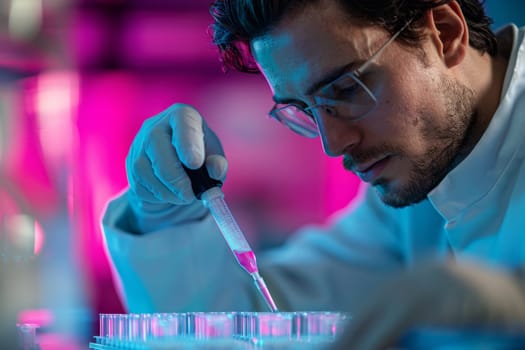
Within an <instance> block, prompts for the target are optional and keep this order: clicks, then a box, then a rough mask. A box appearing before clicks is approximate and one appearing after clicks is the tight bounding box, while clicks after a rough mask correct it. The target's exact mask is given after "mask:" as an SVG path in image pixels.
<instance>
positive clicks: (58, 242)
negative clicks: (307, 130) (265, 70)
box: [0, 0, 525, 350]
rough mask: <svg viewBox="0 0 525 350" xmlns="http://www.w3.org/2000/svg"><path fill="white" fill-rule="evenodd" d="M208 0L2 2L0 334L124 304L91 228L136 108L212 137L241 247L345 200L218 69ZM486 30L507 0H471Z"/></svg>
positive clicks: (90, 330) (306, 149) (84, 339)
mask: <svg viewBox="0 0 525 350" xmlns="http://www.w3.org/2000/svg"><path fill="white" fill-rule="evenodd" d="M208 5H209V0H192V1H185V0H1V3H0V164H1V166H0V278H1V280H0V310H1V311H0V313H1V314H2V317H1V318H0V344H1V345H2V349H3V348H10V347H7V346H5V345H6V344H10V342H12V341H13V336H14V334H15V333H16V329H15V326H16V323H17V322H23V323H36V324H38V325H39V327H40V328H39V330H38V332H39V341H40V343H41V347H42V349H44V350H45V349H54V350H59V349H81V348H82V349H83V348H86V344H88V343H89V341H90V340H91V339H92V336H93V335H94V334H96V333H97V327H98V325H97V321H98V314H99V313H117V312H125V310H124V309H123V308H122V305H121V304H120V302H119V300H118V297H117V295H116V292H115V287H114V285H113V282H112V279H111V273H110V268H109V264H108V260H107V258H106V255H105V251H104V244H103V237H102V234H101V230H100V218H101V215H102V212H103V210H104V206H105V204H106V202H107V201H108V199H109V198H111V197H112V196H114V195H116V194H117V193H118V192H120V191H122V190H123V189H124V188H125V186H126V175H125V169H124V159H125V157H126V154H127V150H128V147H129V145H130V143H131V140H132V138H133V136H134V135H135V133H136V132H137V130H138V129H139V127H140V125H141V124H142V122H143V121H144V119H146V118H147V117H150V116H153V115H155V114H156V113H159V112H160V111H162V110H163V109H165V108H166V107H168V106H169V105H171V104H172V103H174V102H185V103H189V104H192V105H194V106H195V107H197V108H198V109H199V110H200V111H201V112H202V113H203V115H204V116H205V117H206V118H207V120H208V122H209V124H210V125H211V127H212V128H214V129H215V130H216V131H217V133H218V134H219V136H220V137H221V139H222V140H223V143H224V147H225V150H226V154H227V157H228V159H229V163H230V171H229V175H228V179H227V182H226V184H225V186H224V190H225V192H226V195H227V198H228V201H229V203H230V204H231V207H232V211H233V212H234V214H235V215H236V217H237V218H238V220H239V223H240V226H241V227H242V228H243V229H244V230H245V231H246V234H247V235H248V238H249V240H250V242H251V243H252V245H253V246H254V248H256V249H265V248H269V247H271V246H274V245H277V244H280V243H281V242H282V241H283V240H284V239H285V238H286V236H287V234H289V233H290V232H291V231H293V230H294V229H296V228H297V227H299V226H301V225H302V224H304V223H319V224H322V223H323V222H324V221H325V220H326V218H327V217H328V216H329V215H330V214H332V213H334V212H336V211H337V210H339V209H340V208H342V207H344V206H346V205H347V204H348V203H349V201H351V200H352V199H353V198H354V197H355V195H356V192H357V189H358V187H359V185H360V183H359V181H358V179H357V178H356V177H355V176H353V175H351V174H349V173H347V172H345V171H344V170H342V168H341V166H340V160H339V159H329V158H327V157H325V156H324V155H323V153H322V150H321V146H320V144H319V141H318V140H308V139H304V138H301V137H299V136H295V135H294V134H293V133H291V132H288V131H287V130H286V129H285V128H283V127H281V126H280V125H278V124H277V123H275V122H273V121H271V120H269V118H267V117H266V112H267V111H268V110H269V108H270V107H271V105H272V103H271V96H270V92H269V90H268V89H267V87H266V86H265V83H264V81H263V79H262V77H260V76H256V75H247V74H239V73H236V72H231V71H229V72H224V71H223V70H222V67H221V64H220V62H219V59H218V54H217V51H216V49H215V47H214V46H213V45H212V44H211V40H210V36H209V34H208V31H207V30H208V25H209V23H210V20H211V17H210V15H209V14H208ZM486 7H487V9H488V13H489V14H490V15H491V16H492V17H493V18H494V20H495V23H494V28H498V27H500V26H501V25H503V24H505V23H507V22H509V21H512V22H514V23H516V24H518V25H524V24H525V11H524V8H523V7H524V5H523V3H522V2H521V1H518V0H512V1H511V0H507V1H505V2H501V1H496V0H491V1H487V2H486Z"/></svg>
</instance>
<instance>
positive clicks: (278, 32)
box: [251, 1, 386, 98]
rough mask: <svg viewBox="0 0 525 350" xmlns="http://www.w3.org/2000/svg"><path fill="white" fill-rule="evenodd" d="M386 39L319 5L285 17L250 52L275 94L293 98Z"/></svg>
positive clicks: (377, 31) (375, 30)
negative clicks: (381, 39) (375, 43)
mask: <svg viewBox="0 0 525 350" xmlns="http://www.w3.org/2000/svg"><path fill="white" fill-rule="evenodd" d="M323 3H324V4H323ZM385 35H386V34H385V32H384V31H383V30H382V29H380V28H378V27H375V26H365V25H364V24H362V23H360V22H358V21H353V20H351V19H349V18H348V17H347V16H346V15H345V14H344V13H343V11H342V10H341V9H340V8H339V7H337V5H335V2H334V1H330V2H329V4H327V2H324V1H322V2H321V4H320V5H311V6H309V7H307V8H306V9H305V10H304V11H302V12H300V13H298V14H295V15H294V16H292V17H285V18H284V19H283V20H282V21H281V22H280V23H279V24H278V25H277V26H276V27H275V28H273V29H272V30H271V31H270V32H269V33H267V34H266V35H264V36H262V37H259V38H256V39H255V40H253V41H252V43H251V48H252V53H253V56H254V58H255V60H256V62H257V64H258V65H259V68H260V69H261V71H262V73H263V75H264V76H265V78H266V80H267V82H268V84H269V85H270V88H271V89H272V90H273V92H274V94H275V95H276V96H283V97H285V96H286V97H294V98H298V97H300V96H301V95H303V94H304V93H305V91H306V89H307V88H308V85H310V84H312V83H313V82H315V81H317V80H319V79H322V78H323V75H325V74H327V73H328V72H329V71H331V70H333V69H335V68H338V67H342V66H346V65H348V64H349V63H352V62H354V61H362V60H365V59H366V58H368V57H369V56H370V54H371V52H370V48H371V44H372V43H373V42H375V41H376V39H377V38H379V37H381V36H385Z"/></svg>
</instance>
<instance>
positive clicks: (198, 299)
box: [102, 194, 256, 313]
mask: <svg viewBox="0 0 525 350" xmlns="http://www.w3.org/2000/svg"><path fill="white" fill-rule="evenodd" d="M130 210H131V209H130V208H129V206H128V202H127V199H126V195H125V194H122V195H120V196H118V197H116V198H114V199H113V200H111V201H110V202H109V203H108V205H107V208H106V211H105V213H104V217H103V220H102V225H103V230H104V236H105V246H106V251H107V254H108V256H109V257H110V261H111V266H112V273H113V277H114V281H115V284H116V286H117V289H118V292H119V294H120V297H121V300H122V301H123V303H124V305H125V307H126V309H127V311H128V312H136V313H139V312H144V313H146V312H149V313H151V312H188V311H228V310H232V311H234V310H252V309H253V308H254V307H255V306H256V301H254V300H253V299H254V294H253V293H252V290H251V288H249V287H248V286H247V285H248V284H250V283H251V278H250V276H249V275H248V274H247V273H245V272H244V271H242V270H241V268H240V267H239V266H238V265H237V264H236V263H235V260H234V257H233V255H232V254H231V253H230V252H229V249H228V248H227V246H226V243H225V242H224V240H223V239H222V237H221V234H220V232H219V231H218V228H217V227H216V225H215V222H214V221H213V219H212V218H211V216H206V217H205V218H204V219H202V220H198V221H194V222H191V223H187V224H180V225H177V226H174V227H170V228H165V229H161V230H158V231H155V232H148V233H145V234H140V235H139V234H133V233H130V232H128V227H127V226H128V225H126V220H128V218H129V217H131V216H132V214H131V213H130Z"/></svg>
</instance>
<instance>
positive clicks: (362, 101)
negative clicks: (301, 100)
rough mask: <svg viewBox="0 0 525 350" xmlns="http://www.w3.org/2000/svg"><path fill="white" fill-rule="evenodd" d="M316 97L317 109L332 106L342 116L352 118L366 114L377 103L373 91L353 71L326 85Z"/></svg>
mask: <svg viewBox="0 0 525 350" xmlns="http://www.w3.org/2000/svg"><path fill="white" fill-rule="evenodd" d="M314 98H315V102H316V108H315V109H317V108H319V107H321V108H322V107H323V106H330V107H331V108H332V109H335V112H336V114H337V115H338V116H339V117H340V118H344V119H352V120H355V119H359V118H361V117H363V116H365V115H366V114H367V113H368V112H370V111H371V110H372V109H373V108H374V107H375V105H376V98H375V96H374V94H373V93H372V91H370V89H369V88H368V87H367V86H366V85H365V84H364V83H363V82H362V81H361V80H360V79H359V78H358V77H356V76H355V75H354V74H353V73H352V72H349V73H346V74H344V75H342V76H341V77H339V78H338V79H336V80H335V81H333V82H332V83H331V84H329V85H327V86H325V87H324V88H323V89H321V91H320V92H319V94H317V95H316V96H315V97H314ZM315 109H314V108H312V110H315Z"/></svg>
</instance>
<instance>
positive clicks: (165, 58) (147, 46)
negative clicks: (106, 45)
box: [121, 13, 218, 66]
mask: <svg viewBox="0 0 525 350" xmlns="http://www.w3.org/2000/svg"><path fill="white" fill-rule="evenodd" d="M125 23H126V24H125V28H126V30H125V32H124V34H123V37H122V51H121V53H122V57H123V59H124V60H125V61H126V62H128V63H131V64H137V63H138V64H143V63H150V64H151V63H153V64H155V63H167V64H170V66H173V65H175V64H177V63H180V62H193V63H195V62H199V61H201V62H202V61H211V62H218V59H217V51H216V49H215V48H214V47H213V45H212V44H211V39H210V37H209V35H208V34H207V29H208V26H209V23H210V19H209V17H208V16H206V15H204V16H203V15H195V14H185V15H177V16H174V15H172V14H171V15H164V16H162V15H159V14H154V15H153V14H148V13H134V14H130V15H129V16H128V17H127V18H126V22H125Z"/></svg>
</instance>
